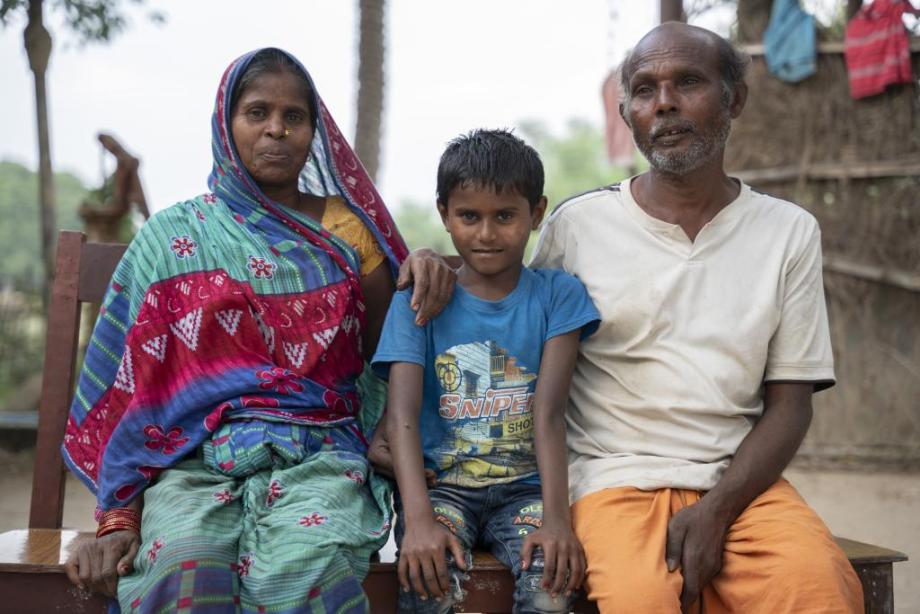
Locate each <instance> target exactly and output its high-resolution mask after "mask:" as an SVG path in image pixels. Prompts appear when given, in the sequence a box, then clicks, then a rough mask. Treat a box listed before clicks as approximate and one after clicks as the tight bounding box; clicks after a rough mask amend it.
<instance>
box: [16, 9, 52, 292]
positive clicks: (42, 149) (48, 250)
mask: <svg viewBox="0 0 920 614" xmlns="http://www.w3.org/2000/svg"><path fill="white" fill-rule="evenodd" d="M23 39H24V41H25V47H26V54H27V55H28V57H29V68H31V69H32V73H33V75H34V76H35V118H36V123H37V124H38V181H39V184H38V185H39V211H40V219H41V246H42V261H43V264H44V268H45V280H44V287H43V289H42V296H43V299H44V304H45V308H46V309H47V307H48V291H49V288H50V287H51V278H52V277H53V275H54V239H55V237H54V231H55V228H57V224H56V223H55V219H54V218H55V215H54V175H53V174H52V171H51V144H50V139H49V136H48V103H47V97H46V93H45V72H46V71H47V69H48V60H49V59H50V57H51V34H49V32H48V30H47V28H45V25H44V23H42V0H31V1H30V2H29V22H28V24H27V25H26V29H25V31H24V32H23Z"/></svg>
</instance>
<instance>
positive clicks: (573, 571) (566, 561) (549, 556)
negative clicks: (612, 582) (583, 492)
mask: <svg viewBox="0 0 920 614" xmlns="http://www.w3.org/2000/svg"><path fill="white" fill-rule="evenodd" d="M538 547H539V548H540V549H542V550H543V590H545V591H547V592H548V593H549V594H550V595H551V596H553V597H558V596H559V594H560V593H564V594H565V595H566V596H569V595H571V594H572V591H575V590H578V589H579V588H581V584H582V582H583V581H584V579H585V569H586V562H585V551H584V549H582V547H581V543H580V542H579V541H578V538H577V537H575V532H574V531H572V527H571V526H570V525H568V524H565V523H559V524H552V523H547V522H546V521H545V519H544V522H543V526H542V527H540V528H539V529H537V530H536V531H534V532H533V533H531V534H529V535H528V536H527V537H525V538H524V544H523V545H522V546H521V566H522V568H523V569H525V570H527V569H529V568H530V566H531V563H532V562H533V561H532V558H533V553H534V550H535V549H536V548H538Z"/></svg>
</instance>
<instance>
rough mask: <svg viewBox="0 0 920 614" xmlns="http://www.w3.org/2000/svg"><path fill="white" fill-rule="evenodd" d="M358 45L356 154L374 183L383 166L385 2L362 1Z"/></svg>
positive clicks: (374, 0) (382, 0)
mask: <svg viewBox="0 0 920 614" xmlns="http://www.w3.org/2000/svg"><path fill="white" fill-rule="evenodd" d="M359 10H360V12H361V16H360V20H361V26H360V36H361V41H360V43H359V44H358V117H357V122H356V125H355V153H357V154H358V158H360V159H361V162H363V163H364V168H366V169H367V173H368V175H370V177H371V180H372V181H375V180H376V178H377V169H378V168H379V166H380V132H381V129H380V128H381V124H382V118H383V66H384V30H383V28H384V15H385V13H386V1H385V0H360V9H359Z"/></svg>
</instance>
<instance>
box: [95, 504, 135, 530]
mask: <svg viewBox="0 0 920 614" xmlns="http://www.w3.org/2000/svg"><path fill="white" fill-rule="evenodd" d="M126 530H130V531H134V532H135V533H137V534H138V535H140V532H141V515H140V512H137V511H135V510H133V509H131V508H128V507H116V508H113V509H110V510H108V511H106V512H103V513H102V516H101V517H100V518H99V527H98V528H97V529H96V537H102V536H103V535H108V534H109V533H114V532H115V531H126Z"/></svg>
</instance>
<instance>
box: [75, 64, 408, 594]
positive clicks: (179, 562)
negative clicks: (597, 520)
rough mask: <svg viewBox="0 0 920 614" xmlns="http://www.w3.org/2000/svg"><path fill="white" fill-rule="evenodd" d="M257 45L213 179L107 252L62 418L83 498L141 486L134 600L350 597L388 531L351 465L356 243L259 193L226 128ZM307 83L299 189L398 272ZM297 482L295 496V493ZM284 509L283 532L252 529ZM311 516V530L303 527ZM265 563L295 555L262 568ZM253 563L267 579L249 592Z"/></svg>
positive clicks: (362, 182) (396, 241)
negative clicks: (97, 308) (117, 256)
mask: <svg viewBox="0 0 920 614" xmlns="http://www.w3.org/2000/svg"><path fill="white" fill-rule="evenodd" d="M254 53H255V52H253V53H250V54H247V55H244V56H242V57H241V58H239V59H238V60H236V61H235V62H234V63H233V64H231V65H230V67H229V68H228V69H227V70H226V72H225V73H224V75H223V78H222V79H221V82H220V87H219V90H218V94H217V100H216V105H215V110H214V114H213V116H212V150H213V155H214V166H213V170H212V172H211V175H210V177H209V180H208V186H209V188H210V190H211V192H210V193H208V194H204V195H202V196H199V197H197V198H194V199H192V200H189V201H185V202H182V203H179V204H176V205H174V206H172V207H170V208H168V209H166V210H164V211H162V212H160V213H158V214H157V215H155V216H153V217H152V218H151V219H150V220H149V221H148V222H147V223H146V224H145V225H144V226H143V227H142V229H141V230H140V232H139V233H138V235H137V237H135V239H134V241H133V242H132V243H131V245H130V246H129V247H128V250H127V251H126V253H125V256H124V258H123V260H122V261H121V263H120V264H119V265H118V267H117V269H116V271H115V273H114V275H113V278H112V282H111V285H110V287H109V289H108V291H107V293H106V296H105V298H104V301H103V306H102V309H101V312H100V317H99V319H98V321H97V324H96V328H95V330H94V332H93V336H92V338H91V340H90V344H89V347H88V349H87V354H86V358H85V361H84V365H83V370H82V373H81V377H80V381H79V384H78V387H77V391H76V395H75V398H74V402H73V405H72V407H71V413H70V419H69V421H68V424H67V430H66V434H65V438H64V446H63V453H64V458H65V461H66V462H67V464H68V466H69V467H70V469H71V470H72V471H73V472H74V473H75V474H76V475H77V476H78V477H80V478H81V479H82V480H83V481H84V482H85V483H86V484H87V486H88V487H89V488H90V489H91V490H93V492H95V493H96V495H97V499H98V504H99V509H100V510H106V509H110V508H112V507H118V506H123V505H125V504H127V503H128V502H129V501H131V500H132V499H134V497H136V496H138V495H140V494H141V493H142V492H144V491H145V489H148V487H151V488H150V489H149V490H147V493H146V498H145V509H144V514H143V522H142V542H143V545H142V549H141V552H140V553H139V555H138V557H137V560H136V564H135V567H136V571H135V573H134V574H132V575H131V576H128V577H125V578H122V579H121V581H120V582H119V599H120V601H121V603H122V606H123V607H127V608H129V609H131V610H132V611H145V612H146V611H157V610H159V609H160V608H166V609H168V610H171V611H172V610H177V609H178V610H180V611H181V610H182V609H183V608H191V607H197V606H199V605H204V604H207V603H211V604H217V603H235V604H236V606H235V607H236V608H237V609H238V610H240V609H241V610H242V611H290V612H304V611H317V612H320V611H322V612H327V611H328V612H340V611H352V610H353V609H354V611H364V609H365V606H366V600H365V598H364V596H363V592H362V591H361V587H360V581H361V579H362V578H363V575H364V574H365V573H366V571H367V565H368V558H369V556H370V554H371V553H372V552H373V551H374V550H376V549H378V548H379V547H380V545H382V542H383V541H384V540H385V539H386V534H387V532H388V529H389V524H390V518H389V514H390V512H389V504H388V501H387V493H386V492H385V487H384V486H383V484H382V483H380V482H378V481H377V479H376V478H375V477H374V476H372V475H371V472H370V469H369V467H368V464H367V461H366V452H367V438H368V436H369V432H370V431H371V430H372V429H373V427H374V426H375V421H376V418H377V417H379V408H380V406H381V404H380V402H379V401H380V397H381V395H380V391H379V388H377V394H376V395H371V396H373V397H374V399H375V400H376V401H377V402H376V403H374V404H373V405H374V406H373V407H369V406H368V405H367V403H365V406H364V407H362V395H361V394H360V393H359V385H360V384H361V382H362V379H361V375H362V371H363V367H364V362H363V359H362V354H361V349H360V344H361V329H362V326H363V324H364V303H363V297H362V293H361V289H360V284H359V277H358V271H359V267H360V263H359V262H358V259H357V256H356V253H355V252H354V250H353V249H352V248H351V247H350V246H349V245H348V244H347V243H345V242H344V241H342V240H340V239H339V238H338V237H336V236H334V235H332V234H330V233H329V232H328V231H327V230H326V229H325V228H323V227H322V226H321V225H320V224H318V223H317V222H315V221H313V220H312V219H310V218H308V217H307V216H305V215H301V214H298V213H297V212H295V211H292V210H290V209H288V208H285V207H283V206H281V205H279V204H278V203H275V202H272V201H270V200H269V199H268V198H267V197H266V196H265V195H264V194H263V193H262V192H261V190H260V189H259V188H258V186H257V185H256V184H255V183H254V181H253V180H252V178H251V177H250V176H249V174H248V173H247V171H246V170H245V168H244V167H243V166H242V164H241V163H240V161H239V157H238V154H237V152H236V148H235V146H234V144H233V142H232V137H231V132H230V109H229V101H230V95H231V92H232V91H233V88H234V85H235V84H236V83H237V81H238V80H239V78H240V76H241V75H242V74H243V72H244V71H245V69H246V67H247V66H248V64H249V62H250V60H251V58H252V56H253V55H254ZM295 62H296V60H295ZM304 72H305V73H306V71H304ZM306 74H308V73H306ZM312 89H313V92H314V94H313V96H314V98H315V108H316V109H318V116H319V117H318V118H317V122H316V134H315V137H314V140H313V143H312V146H311V156H310V159H309V160H308V162H307V165H306V167H305V168H304V170H303V172H302V173H301V177H300V183H301V189H302V190H303V191H305V192H308V193H311V194H314V195H319V196H330V195H337V196H340V197H341V198H342V199H343V200H344V201H345V203H347V205H348V207H349V208H350V209H351V210H352V211H353V212H354V213H355V214H356V215H357V216H358V217H359V218H360V219H361V220H362V221H363V222H364V223H365V225H366V226H367V227H368V228H369V229H370V230H371V232H372V233H373V235H374V236H375V237H376V239H377V241H378V242H379V244H380V247H381V248H382V250H383V251H384V253H385V254H386V256H387V259H388V261H389V264H390V266H391V268H392V271H393V272H394V274H395V272H396V270H397V267H398V265H399V263H400V262H401V261H402V260H403V259H404V258H405V256H406V254H407V250H406V247H405V244H404V243H403V242H402V239H401V238H400V237H399V235H398V234H397V232H396V230H395V226H394V225H393V221H392V219H391V217H390V215H389V213H388V212H387V210H386V208H385V206H384V204H383V202H382V200H381V199H380V196H379V195H378V194H377V191H376V189H375V188H374V186H373V184H372V183H371V181H370V179H369V177H368V176H367V173H366V172H365V171H364V168H363V167H362V166H361V164H360V162H359V161H358V159H357V157H356V156H355V155H354V152H353V151H352V149H351V148H350V147H349V145H348V144H347V143H346V141H345V139H344V138H343V136H342V134H341V132H340V131H339V129H338V127H337V126H336V124H335V122H334V121H333V119H332V117H331V115H330V114H329V112H328V110H327V109H326V107H325V105H324V104H323V102H322V100H321V99H320V98H319V96H318V94H316V88H315V87H313V88H312ZM365 383H367V382H365ZM284 472H287V473H284ZM161 474H162V475H161ZM298 492H301V493H311V494H304V495H303V496H304V497H307V499H306V500H307V504H306V507H304V506H303V505H294V504H295V503H298V502H299V500H298V499H297V496H295V495H297V493H298ZM153 495H156V496H153ZM285 497H287V499H285ZM310 497H312V498H310ZM207 501H210V503H211V504H214V505H217V507H214V506H213V505H212V506H211V507H214V509H212V510H210V511H207V505H205V502H207ZM287 501H290V502H291V505H287V504H286V502H287ZM163 502H168V505H166V506H164V505H163ZM282 503H285V505H282ZM311 506H312V507H311ZM281 508H285V509H287V508H291V509H290V510H288V511H289V513H288V520H289V521H290V522H289V524H290V526H289V527H286V528H285V527H283V526H275V525H272V528H271V529H270V530H269V529H267V528H266V527H267V526H268V525H267V524H266V522H267V521H266V519H267V518H268V517H269V516H271V517H272V518H274V517H275V516H283V515H282V514H280V512H279V513H278V514H276V512H275V510H276V509H281ZM195 510H204V511H203V512H202V514H203V515H202V514H198V516H201V518H200V522H199V521H195V520H194V518H193V517H195V516H196V512H195ZM212 512H213V513H212ZM218 512H219V513H218ZM209 518H210V520H209ZM304 519H306V520H304ZM180 520H181V522H179V521H180ZM333 520H338V522H332V521H333ZM190 523H191V524H190ZM180 525H181V526H180ZM311 529H315V530H314V531H313V533H316V534H319V533H323V537H317V538H316V540H312V538H309V537H304V535H303V532H304V531H309V530H311ZM320 529H322V531H320ZM296 530H300V531H301V534H298V536H297V538H295V539H289V538H288V537H286V533H287V532H293V531H296ZM209 534H210V535H209ZM217 535H221V536H225V537H226V536H228V535H229V536H230V537H231V539H229V541H228V540H224V542H222V543H224V545H223V546H222V548H223V550H221V548H219V547H217V546H214V547H213V548H211V547H210V545H211V544H214V543H215V540H214V539H213V538H215V537H216V536H217ZM234 536H235V537H234ZM253 539H256V540H257V541H259V543H260V544H261V545H260V546H259V547H256V546H252V547H251V548H250V546H251V543H250V545H246V544H247V540H248V542H252V540H253ZM311 540H312V541H311ZM233 544H237V547H236V551H234V545H233ZM295 544H298V546H297V548H296V550H297V552H293V553H291V552H287V550H290V549H291V547H293V545H295ZM311 545H316V548H311ZM199 546H200V547H199ZM260 548H261V550H260ZM255 551H259V552H260V554H259V555H258V556H259V557H260V558H261V559H262V560H260V561H254V555H253V554H252V552H255ZM282 551H285V552H282ZM231 555H232V556H231ZM288 555H291V556H288ZM279 557H280V559H279V560H281V559H283V560H288V559H291V560H292V561H293V563H291V565H287V566H284V567H283V573H280V574H275V573H274V571H275V569H274V566H273V565H272V566H270V565H268V563H269V560H272V561H273V560H275V559H276V558H279ZM292 557H293V558H292ZM255 563H258V564H259V565H262V567H261V569H262V576H261V580H260V581H261V582H263V583H264V584H265V586H266V587H267V588H266V589H265V590H266V591H267V592H262V593H259V594H258V596H256V597H254V596H253V595H255V593H252V592H251V591H250V592H247V582H248V581H249V578H250V577H251V576H252V575H253V572H254V571H255V570H256V568H257V567H258V565H256V564H255ZM123 589H125V590H123ZM126 594H130V598H127V597H126V596H125V595H126ZM263 598H265V599H269V600H270V601H271V604H267V602H266V603H263ZM164 599H165V601H164ZM170 600H172V601H170Z"/></svg>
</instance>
